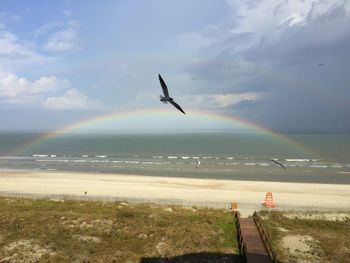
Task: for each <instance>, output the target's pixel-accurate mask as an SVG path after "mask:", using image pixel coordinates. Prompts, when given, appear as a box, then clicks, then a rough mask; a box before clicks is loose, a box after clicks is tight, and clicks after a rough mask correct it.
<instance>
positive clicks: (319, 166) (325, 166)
mask: <svg viewBox="0 0 350 263" xmlns="http://www.w3.org/2000/svg"><path fill="white" fill-rule="evenodd" d="M310 167H311V168H328V165H316V164H315V165H310Z"/></svg>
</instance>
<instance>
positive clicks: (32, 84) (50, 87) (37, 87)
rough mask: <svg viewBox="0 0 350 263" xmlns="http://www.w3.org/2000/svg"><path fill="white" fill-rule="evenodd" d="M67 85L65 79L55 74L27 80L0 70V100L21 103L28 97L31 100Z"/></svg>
mask: <svg viewBox="0 0 350 263" xmlns="http://www.w3.org/2000/svg"><path fill="white" fill-rule="evenodd" d="M67 86H68V83H67V81H66V80H60V79H58V78H56V77H55V76H43V77H40V78H39V79H37V80H35V81H29V80H28V79H26V78H22V77H18V76H17V75H15V74H13V73H8V72H0V101H5V102H6V101H7V102H11V103H14V102H16V103H23V102H27V101H28V98H31V100H33V99H34V98H36V97H38V96H39V95H43V94H49V93H51V92H54V91H57V90H59V89H61V88H64V87H67Z"/></svg>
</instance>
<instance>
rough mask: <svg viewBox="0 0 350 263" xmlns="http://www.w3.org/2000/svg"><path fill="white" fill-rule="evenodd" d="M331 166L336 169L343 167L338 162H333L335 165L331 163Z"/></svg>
mask: <svg viewBox="0 0 350 263" xmlns="http://www.w3.org/2000/svg"><path fill="white" fill-rule="evenodd" d="M331 167H332V168H337V169H339V168H343V166H342V165H340V164H335V165H332V166H331Z"/></svg>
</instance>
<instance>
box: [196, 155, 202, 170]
mask: <svg viewBox="0 0 350 263" xmlns="http://www.w3.org/2000/svg"><path fill="white" fill-rule="evenodd" d="M196 160H197V165H196V168H198V167H199V165H200V164H201V161H200V160H199V158H198V157H197V158H196Z"/></svg>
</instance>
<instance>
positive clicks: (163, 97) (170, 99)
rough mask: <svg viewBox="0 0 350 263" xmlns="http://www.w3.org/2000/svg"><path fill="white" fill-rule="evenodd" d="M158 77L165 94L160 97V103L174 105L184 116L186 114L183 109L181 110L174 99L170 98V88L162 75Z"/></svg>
mask: <svg viewBox="0 0 350 263" xmlns="http://www.w3.org/2000/svg"><path fill="white" fill-rule="evenodd" d="M158 77H159V82H160V85H161V86H162V89H163V93H164V96H162V95H160V96H159V97H160V101H162V102H164V103H168V102H169V103H170V104H172V105H173V106H174V107H175V108H176V109H178V110H179V111H181V112H182V113H183V114H186V113H185V112H184V111H183V109H181V107H180V105H179V104H177V103H176V102H175V101H174V99H173V98H171V97H170V96H169V92H168V87H167V86H166V84H165V82H164V80H163V79H162V76H161V75H160V74H158Z"/></svg>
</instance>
